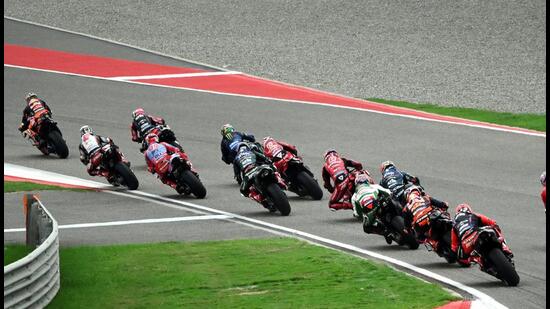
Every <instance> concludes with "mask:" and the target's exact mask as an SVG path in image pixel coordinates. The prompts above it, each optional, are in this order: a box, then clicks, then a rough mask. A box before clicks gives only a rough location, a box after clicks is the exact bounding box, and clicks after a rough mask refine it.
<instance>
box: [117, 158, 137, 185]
mask: <svg viewBox="0 0 550 309" xmlns="http://www.w3.org/2000/svg"><path fill="white" fill-rule="evenodd" d="M114 169H115V172H116V173H117V174H118V175H119V176H120V177H122V179H123V180H124V183H123V184H124V185H125V186H126V187H128V190H136V189H137V188H138V186H139V181H138V180H137V177H136V175H134V172H132V170H131V169H130V168H129V167H128V166H127V165H126V164H124V163H122V162H118V163H116V164H115V166H114Z"/></svg>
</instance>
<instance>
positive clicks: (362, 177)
mask: <svg viewBox="0 0 550 309" xmlns="http://www.w3.org/2000/svg"><path fill="white" fill-rule="evenodd" d="M362 183H366V184H370V183H371V178H370V176H369V175H368V174H366V173H360V174H358V175H357V176H356V177H355V185H356V186H357V185H360V184H362Z"/></svg>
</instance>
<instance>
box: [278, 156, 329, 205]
mask: <svg viewBox="0 0 550 309" xmlns="http://www.w3.org/2000/svg"><path fill="white" fill-rule="evenodd" d="M283 153H284V154H283ZM278 155H279V157H278V158H277V160H276V161H275V162H274V164H273V165H274V166H275V167H276V168H277V170H278V171H279V173H280V174H281V176H282V177H283V179H284V180H285V182H286V183H287V184H288V190H289V191H292V192H294V193H296V194H298V196H311V198H312V199H314V200H320V199H321V198H323V191H322V190H321V187H320V186H319V183H318V182H317V180H315V178H314V176H313V173H312V172H311V170H310V169H309V167H307V166H306V165H305V164H304V161H303V160H302V158H301V157H300V156H297V155H295V154H293V153H291V152H290V151H281V152H280V153H279V154H278Z"/></svg>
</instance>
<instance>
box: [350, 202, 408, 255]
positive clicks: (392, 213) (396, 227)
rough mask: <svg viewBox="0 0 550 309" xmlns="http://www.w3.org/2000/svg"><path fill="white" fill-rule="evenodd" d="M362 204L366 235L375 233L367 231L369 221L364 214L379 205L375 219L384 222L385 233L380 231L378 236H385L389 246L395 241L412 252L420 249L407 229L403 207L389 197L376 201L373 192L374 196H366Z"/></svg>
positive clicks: (360, 216)
mask: <svg viewBox="0 0 550 309" xmlns="http://www.w3.org/2000/svg"><path fill="white" fill-rule="evenodd" d="M360 204H361V207H362V208H363V211H362V213H360V215H359V219H361V220H362V221H363V231H364V232H365V233H367V234H371V233H373V232H372V231H370V230H368V229H367V227H366V225H365V223H366V222H367V221H366V218H365V217H364V215H363V213H367V212H369V211H371V210H372V209H374V207H375V204H379V205H380V209H379V210H378V211H377V212H376V214H375V217H376V218H377V219H378V220H380V222H382V224H383V225H384V226H383V229H384V230H385V231H380V233H377V234H380V235H383V236H384V238H385V239H386V242H387V243H388V245H390V244H391V243H392V241H395V242H396V243H397V244H398V245H399V246H403V245H407V247H409V249H411V250H415V249H418V247H419V244H418V241H417V240H416V237H415V234H414V232H413V231H412V230H411V229H408V228H406V227H405V222H404V219H403V216H402V215H401V213H402V209H401V207H400V206H397V205H396V204H394V203H393V202H392V200H391V199H390V198H389V197H388V198H382V199H380V200H376V199H375V196H374V191H373V194H372V195H370V194H369V195H367V196H365V197H364V198H363V199H362V200H361V202H360Z"/></svg>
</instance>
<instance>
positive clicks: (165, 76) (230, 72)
mask: <svg viewBox="0 0 550 309" xmlns="http://www.w3.org/2000/svg"><path fill="white" fill-rule="evenodd" d="M233 74H242V73H241V72H237V71H227V72H199V73H182V74H164V75H143V76H117V77H110V79H114V80H141V79H164V78H182V77H183V78H188V77H202V76H219V75H233Z"/></svg>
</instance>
